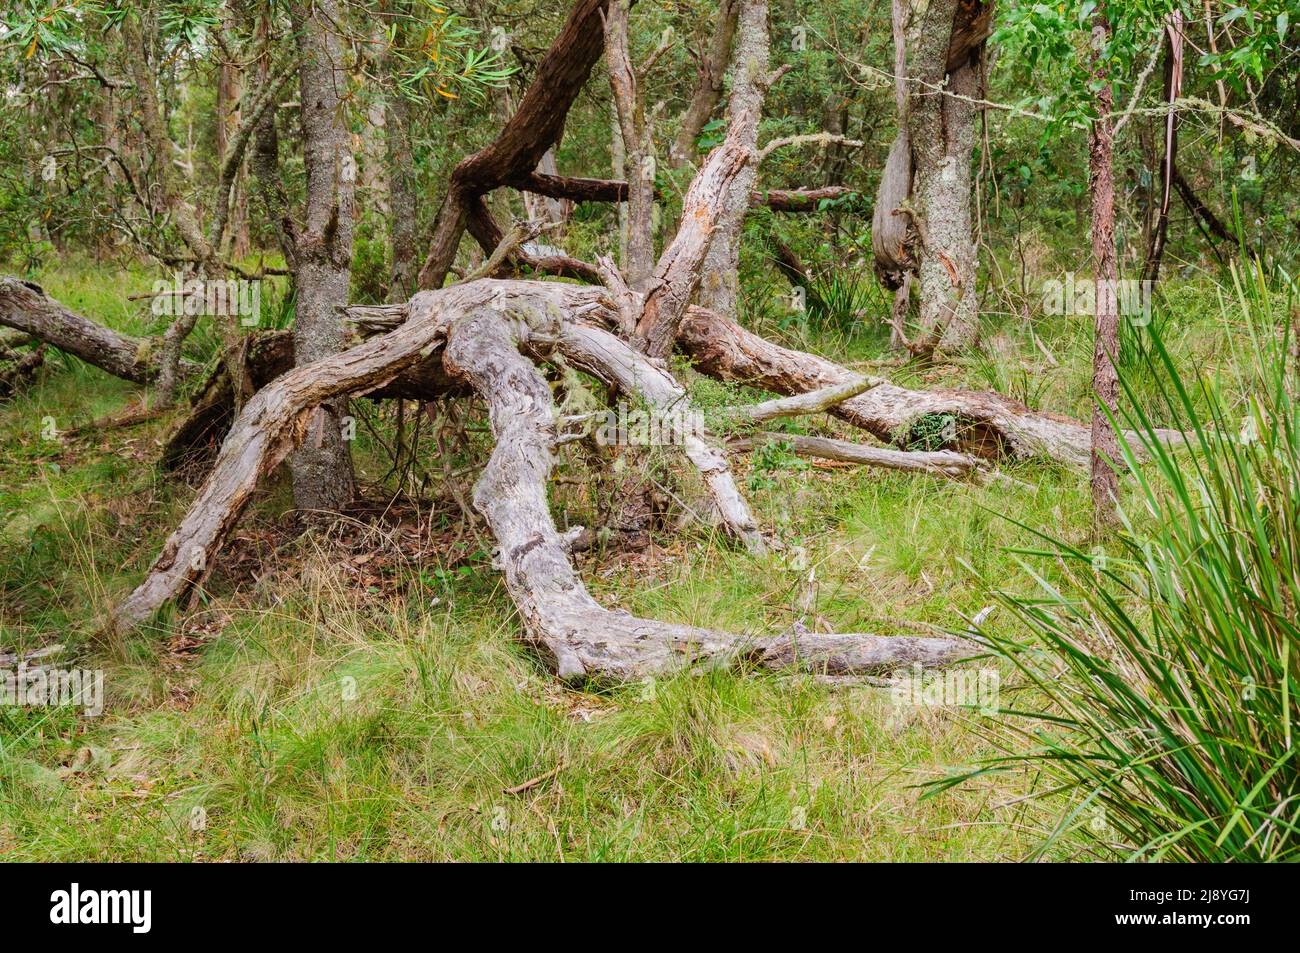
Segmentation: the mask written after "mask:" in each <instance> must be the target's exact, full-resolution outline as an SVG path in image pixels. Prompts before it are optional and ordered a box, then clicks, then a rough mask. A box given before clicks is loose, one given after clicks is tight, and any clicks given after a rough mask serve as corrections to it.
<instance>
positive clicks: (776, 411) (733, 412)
mask: <svg viewBox="0 0 1300 953" xmlns="http://www.w3.org/2000/svg"><path fill="white" fill-rule="evenodd" d="M884 383H885V380H884V378H880V377H859V378H856V379H855V380H849V381H845V382H844V383H843V384H831V385H830V386H829V387H822V388H819V389H817V390H810V391H807V392H805V393H802V394H795V395H793V396H791V397H777V398H774V399H772V400H765V401H761V402H760V403H757V404H737V405H736V406H734V407H726V408H724V409H723V410H722V412H721V416H722V417H724V418H727V420H728V422H729V423H733V422H734V423H746V424H761V423H767V422H768V421H769V420H780V419H782V418H785V417H804V416H807V415H808V414H819V413H822V412H823V411H827V410H830V409H831V408H832V407H834V406H836V405H837V404H842V403H843V402H844V401H846V400H848V399H849V398H850V397H857V396H858V395H859V394H861V393H862V392H863V391H867V390H870V389H871V388H873V387H879V386H880V385H881V384H884Z"/></svg>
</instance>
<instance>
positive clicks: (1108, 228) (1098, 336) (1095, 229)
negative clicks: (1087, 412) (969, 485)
mask: <svg viewBox="0 0 1300 953" xmlns="http://www.w3.org/2000/svg"><path fill="white" fill-rule="evenodd" d="M1109 41H1110V21H1109V20H1108V19H1107V16H1106V4H1105V0H1099V2H1098V4H1097V9H1096V11H1095V12H1094V13H1093V18H1092V49H1093V54H1092V56H1093V63H1092V70H1093V78H1094V79H1095V80H1097V82H1098V89H1097V94H1096V95H1097V118H1096V119H1095V120H1093V123H1092V125H1091V126H1090V127H1089V130H1088V185H1089V189H1090V191H1091V193H1092V267H1093V278H1094V280H1095V282H1096V289H1095V295H1094V297H1095V299H1096V316H1095V319H1094V321H1095V324H1094V337H1093V347H1092V389H1093V394H1094V402H1093V410H1092V450H1091V480H1090V482H1091V486H1092V512H1093V526H1094V530H1095V532H1096V533H1097V534H1103V533H1105V532H1106V531H1107V530H1108V529H1109V528H1110V527H1112V526H1113V525H1114V524H1115V523H1116V522H1117V520H1118V518H1119V514H1118V511H1117V509H1116V507H1117V502H1118V496H1119V470H1118V467H1119V459H1120V457H1119V442H1118V440H1117V439H1116V436H1115V428H1114V426H1112V423H1111V420H1112V418H1113V417H1114V416H1115V415H1116V413H1118V409H1119V378H1118V376H1117V375H1116V373H1115V357H1116V355H1117V354H1118V352H1119V302H1118V299H1117V295H1116V289H1117V283H1116V279H1117V278H1118V272H1117V267H1116V261H1115V178H1114V159H1113V154H1114V146H1115V144H1114V137H1113V123H1114V120H1113V119H1112V118H1111V107H1112V103H1113V96H1114V93H1113V91H1112V89H1111V85H1110V77H1109V74H1108V72H1107V68H1106V65H1105V62H1104V61H1103V56H1105V50H1106V46H1107V44H1108V43H1109Z"/></svg>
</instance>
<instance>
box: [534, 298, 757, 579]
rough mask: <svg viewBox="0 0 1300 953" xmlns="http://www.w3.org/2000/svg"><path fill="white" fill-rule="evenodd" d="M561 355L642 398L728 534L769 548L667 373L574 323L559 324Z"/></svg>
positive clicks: (749, 546) (602, 333) (718, 452)
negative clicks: (694, 472)
mask: <svg viewBox="0 0 1300 953" xmlns="http://www.w3.org/2000/svg"><path fill="white" fill-rule="evenodd" d="M558 332H559V345H560V350H561V351H562V352H563V354H564V356H565V358H566V359H568V360H570V361H571V362H572V363H574V364H576V365H578V366H579V367H581V368H582V369H583V370H586V371H588V372H589V373H591V374H592V375H594V376H596V377H598V378H600V379H601V380H603V381H605V382H606V383H609V384H613V385H614V386H616V387H617V388H618V389H619V391H620V392H622V393H624V394H633V395H636V396H638V397H640V398H641V399H642V400H644V401H645V403H646V404H647V405H648V406H649V407H650V408H651V410H653V411H654V412H655V413H656V414H658V415H659V417H660V419H662V420H663V421H664V422H665V423H667V424H668V425H669V428H670V430H671V433H672V436H673V439H674V440H675V442H676V443H677V445H678V446H680V447H681V449H682V452H683V453H684V454H685V455H686V458H687V459H688V460H690V462H691V464H692V465H693V466H694V467H695V469H696V470H698V471H699V473H700V476H701V477H702V478H703V479H704V484H705V486H706V487H707V488H708V491H709V495H710V496H711V497H712V499H713V503H714V505H715V506H716V508H717V511H718V515H719V516H720V517H721V519H722V525H723V527H724V528H725V529H726V530H727V532H728V533H729V534H730V535H731V536H733V537H735V538H736V539H738V540H740V541H741V542H742V543H744V545H745V548H746V549H748V550H749V551H750V552H751V553H754V554H755V555H762V554H763V553H764V552H766V550H767V544H766V542H765V541H764V539H763V535H762V533H760V532H759V529H758V523H757V522H756V521H755V520H754V516H753V514H752V513H751V512H750V509H749V504H748V503H746V502H745V498H744V497H743V496H742V495H741V493H740V490H739V489H738V488H737V487H736V482H735V480H734V479H733V477H732V475H731V466H730V465H729V464H728V463H727V457H726V455H725V454H724V453H723V452H722V451H721V450H719V449H718V448H717V447H715V446H713V445H712V444H710V443H709V442H708V440H707V438H706V437H705V435H704V433H703V431H702V428H700V427H697V426H695V423H694V422H695V421H696V420H697V419H698V418H697V416H696V415H695V414H694V412H693V410H692V408H691V403H690V399H689V398H688V396H687V394H686V389H685V388H684V387H682V386H681V385H680V384H679V383H677V380H676V379H675V378H674V377H673V376H672V375H671V374H670V373H668V372H667V371H666V370H664V369H663V368H661V367H657V366H656V365H654V364H652V363H650V361H648V360H647V359H646V358H645V357H644V356H643V355H641V354H639V353H637V352H636V351H634V350H632V348H630V347H629V346H628V345H626V344H624V343H623V342H622V341H620V340H619V339H618V338H616V337H614V335H612V334H610V333H609V332H608V331H604V330H602V329H601V328H597V327H592V326H590V325H583V324H578V323H576V322H572V321H565V322H561V323H560V327H559V328H558Z"/></svg>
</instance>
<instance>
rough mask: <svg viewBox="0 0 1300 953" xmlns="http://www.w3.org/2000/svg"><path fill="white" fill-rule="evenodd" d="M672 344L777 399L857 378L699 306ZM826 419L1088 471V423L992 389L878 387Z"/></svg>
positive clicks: (891, 436)
mask: <svg viewBox="0 0 1300 953" xmlns="http://www.w3.org/2000/svg"><path fill="white" fill-rule="evenodd" d="M677 346H678V348H679V349H680V350H681V351H682V352H683V353H685V354H686V355H687V356H688V357H690V358H691V360H692V361H694V362H695V366H696V368H697V369H698V370H699V371H701V372H702V373H704V374H707V375H709V376H710V377H716V378H718V379H719V380H724V381H730V382H733V383H738V384H747V385H749V386H753V387H761V388H763V389H765V390H770V391H773V392H775V393H777V394H802V393H805V392H807V391H813V390H818V389H820V388H825V387H831V386H833V385H836V384H844V383H848V382H850V381H852V380H854V379H855V378H857V377H858V375H857V374H855V373H854V372H853V371H851V370H849V369H848V368H846V367H842V366H840V365H839V364H836V363H834V362H833V361H829V360H827V359H826V358H823V357H818V356H817V355H815V354H809V353H807V352H805V351H796V350H793V349H791V348H787V347H782V346H781V345H779V344H775V343H773V342H772V341H768V340H767V339H766V338H762V337H760V336H758V335H757V334H754V333H752V332H750V331H747V330H745V329H744V328H742V327H741V326H740V325H739V324H736V323H735V322H734V321H730V320H728V319H726V318H724V317H722V316H721V315H718V314H715V313H714V312H712V311H706V310H704V309H703V308H690V309H689V310H688V311H687V313H686V316H685V318H684V319H683V321H682V323H681V326H680V327H679V328H678V332H677ZM829 413H832V414H834V415H835V416H836V417H839V418H840V419H841V420H844V421H846V422H848V423H850V424H853V425H854V426H855V427H860V428H862V429H863V430H866V431H867V432H868V433H870V434H872V435H873V436H875V437H877V438H878V439H880V440H882V441H884V442H886V443H893V444H897V445H899V446H902V447H907V446H909V445H910V444H911V443H912V442H913V440H914V438H915V435H916V431H917V429H918V425H924V424H926V423H937V424H938V426H937V427H935V428H934V432H933V433H932V434H931V433H927V436H931V437H936V436H937V438H938V442H940V443H942V449H949V450H957V451H959V452H962V453H967V454H970V455H972V456H976V457H980V458H983V459H985V460H999V459H1013V460H1030V459H1034V458H1041V459H1047V460H1054V461H1056V462H1058V463H1063V464H1065V465H1067V466H1071V467H1075V468H1079V469H1086V468H1087V467H1088V455H1089V450H1090V447H1091V439H1092V438H1091V433H1090V431H1089V429H1088V427H1087V426H1086V425H1084V424H1082V423H1080V422H1079V421H1077V420H1072V419H1070V418H1069V417H1064V416H1061V415H1060V414H1053V413H1049V412H1046V411H1035V410H1031V409H1030V408H1028V407H1026V406H1025V405H1024V404H1021V403H1020V402H1018V401H1015V400H1012V399H1011V398H1009V397H1004V396H1003V395H1001V394H995V393H992V392H990V391H967V390H947V391H916V390H908V389H907V388H905V387H899V386H897V385H895V384H888V383H882V384H880V385H878V386H875V387H872V388H871V389H870V390H868V391H866V392H865V393H863V394H861V395H859V396H857V397H851V398H849V399H848V400H845V401H843V402H841V403H838V404H836V405H835V406H834V407H833V408H831V409H830V410H829ZM1160 433H1161V436H1162V438H1164V439H1165V440H1167V441H1169V442H1171V443H1177V442H1181V441H1182V439H1183V435H1182V434H1181V433H1178V432H1177V431H1172V430H1169V431H1161V432H1160ZM1137 445H1138V444H1137V442H1136V441H1135V442H1134V446H1137Z"/></svg>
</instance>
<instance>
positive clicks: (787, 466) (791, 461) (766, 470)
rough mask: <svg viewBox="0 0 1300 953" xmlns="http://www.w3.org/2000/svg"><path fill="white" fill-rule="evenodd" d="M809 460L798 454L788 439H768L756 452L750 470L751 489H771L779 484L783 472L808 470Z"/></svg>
mask: <svg viewBox="0 0 1300 953" xmlns="http://www.w3.org/2000/svg"><path fill="white" fill-rule="evenodd" d="M807 469H808V462H807V461H806V460H803V459H802V458H800V457H799V456H797V455H796V454H795V452H794V448H793V446H791V444H790V442H789V441H787V440H767V441H764V442H763V443H761V444H760V445H759V447H758V449H757V450H756V451H755V452H754V461H753V464H752V465H751V467H750V471H749V488H750V489H751V490H770V489H773V488H774V487H776V486H777V483H778V480H777V477H778V475H779V474H781V473H789V472H797V471H799V470H807Z"/></svg>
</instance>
